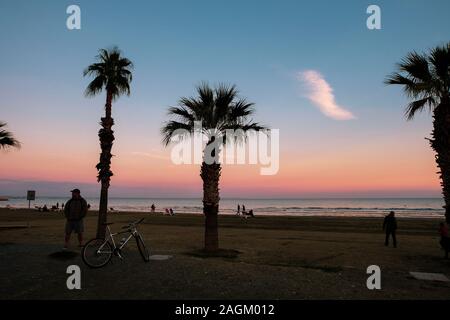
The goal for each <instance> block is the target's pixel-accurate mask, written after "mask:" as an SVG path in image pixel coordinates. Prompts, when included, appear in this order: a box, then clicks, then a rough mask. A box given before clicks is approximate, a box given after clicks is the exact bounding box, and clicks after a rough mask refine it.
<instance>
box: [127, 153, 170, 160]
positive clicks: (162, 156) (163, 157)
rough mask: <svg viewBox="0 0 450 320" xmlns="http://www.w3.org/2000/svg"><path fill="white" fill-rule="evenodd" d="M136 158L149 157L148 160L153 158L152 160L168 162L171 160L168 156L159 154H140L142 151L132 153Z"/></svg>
mask: <svg viewBox="0 0 450 320" xmlns="http://www.w3.org/2000/svg"><path fill="white" fill-rule="evenodd" d="M131 154H132V155H134V156H141V157H147V158H152V159H160V160H167V159H169V157H168V156H164V155H162V154H159V153H157V152H152V153H150V152H140V151H134V152H132V153H131Z"/></svg>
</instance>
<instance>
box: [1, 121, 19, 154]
mask: <svg viewBox="0 0 450 320" xmlns="http://www.w3.org/2000/svg"><path fill="white" fill-rule="evenodd" d="M4 127H6V123H5V122H0V149H6V148H9V147H15V148H20V142H19V141H17V140H16V139H15V138H14V136H13V134H12V133H11V132H9V131H6V130H5V129H3V128H4Z"/></svg>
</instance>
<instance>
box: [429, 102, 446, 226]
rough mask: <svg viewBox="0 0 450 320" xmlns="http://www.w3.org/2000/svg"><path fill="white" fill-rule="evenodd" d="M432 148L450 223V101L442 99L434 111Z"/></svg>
mask: <svg viewBox="0 0 450 320" xmlns="http://www.w3.org/2000/svg"><path fill="white" fill-rule="evenodd" d="M430 144H431V147H432V148H433V149H434V151H436V156H435V159H436V163H437V166H438V168H439V172H438V174H439V177H440V179H441V187H442V194H443V196H444V201H445V206H444V208H445V220H446V222H447V223H450V99H448V98H447V99H442V100H441V103H440V104H439V105H438V106H437V107H436V109H435V110H434V115H433V132H432V139H430Z"/></svg>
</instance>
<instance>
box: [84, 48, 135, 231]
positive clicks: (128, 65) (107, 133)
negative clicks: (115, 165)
mask: <svg viewBox="0 0 450 320" xmlns="http://www.w3.org/2000/svg"><path fill="white" fill-rule="evenodd" d="M132 68H133V63H132V62H131V61H130V60H128V59H127V58H124V57H123V56H122V54H121V52H120V51H119V49H118V48H117V47H114V48H112V49H109V50H106V49H100V50H99V54H98V56H97V62H96V63H93V64H91V65H90V66H89V67H87V68H86V69H85V70H84V76H94V80H92V82H91V83H89V85H88V86H87V88H86V91H85V95H86V96H87V97H92V96H95V95H97V94H99V93H100V92H102V91H103V90H105V91H106V104H105V116H104V117H102V118H101V122H100V124H101V126H102V128H101V129H100V131H99V132H98V136H99V138H100V147H101V150H102V152H101V154H100V161H99V163H98V164H97V166H96V168H97V171H98V175H97V180H98V181H99V182H101V192H100V206H99V213H98V226H97V237H98V238H104V237H105V230H106V227H105V223H106V220H107V217H106V216H107V211H108V188H109V185H110V180H111V176H112V175H113V173H112V171H111V157H112V154H111V148H112V145H113V141H114V131H113V130H111V127H112V126H113V125H114V120H113V118H112V117H111V107H112V101H113V100H115V99H117V98H118V97H119V96H121V95H122V94H126V95H130V82H131V80H132V73H131V70H132Z"/></svg>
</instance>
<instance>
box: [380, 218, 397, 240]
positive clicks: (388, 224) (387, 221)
mask: <svg viewBox="0 0 450 320" xmlns="http://www.w3.org/2000/svg"><path fill="white" fill-rule="evenodd" d="M383 230H384V231H385V232H386V238H385V241H384V245H385V246H389V237H390V236H392V242H393V244H394V248H397V238H396V235H395V233H396V231H397V219H396V218H395V212H394V211H391V212H389V214H388V215H387V216H386V217H385V218H384V221H383Z"/></svg>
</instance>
